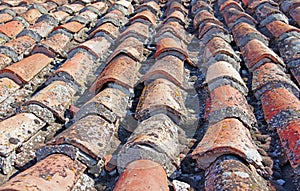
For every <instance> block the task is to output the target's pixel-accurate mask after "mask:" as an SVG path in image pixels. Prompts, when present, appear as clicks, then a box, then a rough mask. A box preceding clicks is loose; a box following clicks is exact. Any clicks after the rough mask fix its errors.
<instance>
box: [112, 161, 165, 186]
mask: <svg viewBox="0 0 300 191" xmlns="http://www.w3.org/2000/svg"><path fill="white" fill-rule="evenodd" d="M119 190H120V191H121V190H128V191H138V190H161V191H167V190H169V188H168V179H167V175H166V172H165V171H164V169H163V168H162V166H160V164H158V163H156V162H153V161H150V160H136V161H134V162H132V163H130V164H129V165H128V166H127V167H126V169H125V171H124V173H123V174H122V175H121V177H120V178H119V180H118V182H117V184H116V186H115V188H114V191H119Z"/></svg>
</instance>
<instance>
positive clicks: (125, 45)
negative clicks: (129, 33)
mask: <svg viewBox="0 0 300 191" xmlns="http://www.w3.org/2000/svg"><path fill="white" fill-rule="evenodd" d="M143 52H144V45H143V43H142V42H141V41H139V40H138V39H136V38H134V37H128V38H126V39H124V40H123V41H122V42H120V44H119V45H118V46H117V48H116V49H115V50H114V52H113V53H112V54H111V55H110V57H109V58H108V59H107V63H108V62H110V61H111V60H112V59H114V58H115V57H116V56H117V55H119V54H126V55H128V56H129V57H130V58H132V59H134V60H136V61H139V62H141V61H142V60H143V59H144V56H143Z"/></svg>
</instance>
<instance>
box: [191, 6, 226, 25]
mask: <svg viewBox="0 0 300 191" xmlns="http://www.w3.org/2000/svg"><path fill="white" fill-rule="evenodd" d="M207 22H211V23H215V24H217V25H220V26H222V23H221V22H220V21H219V20H218V19H217V18H216V17H215V16H214V15H213V14H212V13H210V12H208V11H207V10H203V11H201V12H198V13H197V14H196V15H195V17H194V21H193V24H194V29H198V28H199V25H201V24H204V23H207Z"/></svg>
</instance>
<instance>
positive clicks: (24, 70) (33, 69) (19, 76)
mask: <svg viewBox="0 0 300 191" xmlns="http://www.w3.org/2000/svg"><path fill="white" fill-rule="evenodd" d="M51 62H52V59H51V58H49V57H47V56H45V55H44V54H34V55H31V56H29V57H27V58H24V59H23V60H21V61H19V62H16V63H14V64H12V65H10V66H8V67H6V68H4V69H2V70H1V71H0V73H1V76H7V77H9V78H11V79H13V80H14V81H15V82H17V83H18V84H20V85H21V84H25V83H27V82H29V81H30V80H31V79H32V78H33V77H34V76H36V75H37V74H38V73H39V72H40V71H41V70H42V69H43V68H44V67H46V66H47V65H49V64H50V63H51Z"/></svg>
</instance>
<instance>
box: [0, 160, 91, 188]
mask: <svg viewBox="0 0 300 191" xmlns="http://www.w3.org/2000/svg"><path fill="white" fill-rule="evenodd" d="M85 169H86V166H85V165H83V164H82V163H80V162H79V161H74V160H72V159H71V158H69V157H67V156H65V155H62V154H53V155H51V156H49V157H47V158H45V159H43V160H41V161H40V162H38V163H37V164H35V165H34V166H32V167H30V168H28V169H26V170H25V171H23V172H22V173H20V174H18V175H17V176H15V177H14V178H12V179H10V180H9V181H8V182H7V183H5V184H4V185H2V186H1V188H0V190H1V191H4V190H18V191H21V190H23V191H32V190H40V191H49V190H66V191H67V190H68V191H71V190H72V188H73V186H74V185H75V183H76V182H77V181H78V179H79V177H80V176H81V175H82V174H83V172H84V170H85Z"/></svg>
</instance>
